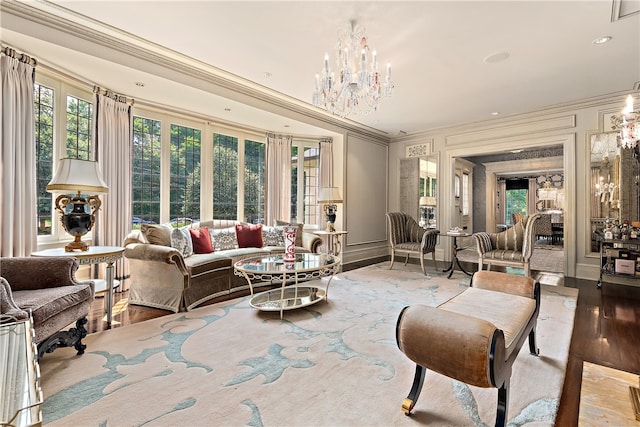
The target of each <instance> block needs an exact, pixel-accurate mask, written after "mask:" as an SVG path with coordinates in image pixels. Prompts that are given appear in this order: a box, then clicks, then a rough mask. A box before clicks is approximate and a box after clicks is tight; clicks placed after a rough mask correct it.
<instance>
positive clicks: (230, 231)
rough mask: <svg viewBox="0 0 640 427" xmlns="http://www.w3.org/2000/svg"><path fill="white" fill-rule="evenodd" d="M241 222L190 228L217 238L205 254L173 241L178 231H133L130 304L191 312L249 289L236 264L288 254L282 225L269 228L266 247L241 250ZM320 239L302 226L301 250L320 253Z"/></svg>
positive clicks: (165, 228)
mask: <svg viewBox="0 0 640 427" xmlns="http://www.w3.org/2000/svg"><path fill="white" fill-rule="evenodd" d="M238 224H242V223H240V222H238V221H231V220H209V221H202V222H200V223H198V224H194V225H192V226H190V227H195V228H204V227H206V228H208V229H209V232H210V233H211V236H212V240H215V242H214V244H213V246H214V251H213V252H211V253H200V254H190V253H189V251H188V249H186V250H185V248H183V247H181V246H180V244H177V243H176V241H175V239H173V240H174V241H173V242H172V234H173V236H174V237H175V236H176V235H178V236H180V235H179V234H178V231H176V230H178V229H174V230H172V229H171V228H169V227H168V226H160V225H143V226H142V229H141V230H134V231H132V232H131V233H130V234H129V236H127V238H126V239H125V242H124V247H125V252H124V256H125V257H126V258H127V260H128V261H129V269H130V275H131V282H130V291H129V303H130V304H136V305H144V306H148V307H155V308H160V309H164V310H170V311H173V312H178V311H183V310H191V309H192V308H194V307H196V306H198V305H200V304H202V303H204V302H206V301H208V300H210V299H213V298H221V297H227V298H232V297H233V296H232V295H233V294H234V293H237V292H240V291H246V290H248V289H249V285H248V283H247V281H246V280H245V279H244V278H242V277H239V276H237V275H235V274H234V269H233V264H234V263H235V262H237V261H239V260H241V259H245V258H251V257H254V256H260V255H263V254H277V253H284V243H283V241H282V239H281V234H282V229H281V228H280V227H266V226H265V227H263V230H262V236H263V242H264V246H262V247H245V248H239V247H238V243H237V238H236V236H235V226H236V225H238ZM183 231H184V230H183ZM278 233H279V234H280V237H279V236H278ZM172 243H173V246H172ZM321 243H322V240H321V239H320V237H318V236H316V235H315V234H313V233H309V232H304V231H302V226H301V225H300V226H299V228H298V233H296V251H297V252H311V253H316V252H317V251H318V248H319V246H320V244H321ZM262 286H271V284H270V283H264V284H262ZM254 287H255V285H254ZM258 287H260V284H258Z"/></svg>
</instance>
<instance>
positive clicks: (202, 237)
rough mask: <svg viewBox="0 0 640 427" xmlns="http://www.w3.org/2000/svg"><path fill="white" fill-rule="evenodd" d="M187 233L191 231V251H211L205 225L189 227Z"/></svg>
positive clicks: (205, 252)
mask: <svg viewBox="0 0 640 427" xmlns="http://www.w3.org/2000/svg"><path fill="white" fill-rule="evenodd" d="M189 233H191V241H192V242H193V253H196V254H210V253H211V252H213V245H212V244H211V236H210V235H209V229H208V228H207V227H202V228H190V229H189Z"/></svg>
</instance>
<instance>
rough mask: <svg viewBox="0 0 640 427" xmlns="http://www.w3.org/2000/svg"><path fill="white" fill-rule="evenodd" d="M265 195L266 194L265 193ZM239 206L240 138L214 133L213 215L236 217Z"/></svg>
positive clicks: (217, 216)
mask: <svg viewBox="0 0 640 427" xmlns="http://www.w3.org/2000/svg"><path fill="white" fill-rule="evenodd" d="M263 197H264V195H263ZM237 206H238V138H234V137H231V136H226V135H219V134H214V135H213V217H214V218H216V219H236V218H237V217H238V215H237Z"/></svg>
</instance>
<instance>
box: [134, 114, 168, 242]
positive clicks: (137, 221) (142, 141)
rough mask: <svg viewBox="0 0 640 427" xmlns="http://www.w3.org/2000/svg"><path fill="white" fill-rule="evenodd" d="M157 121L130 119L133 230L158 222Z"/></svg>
mask: <svg viewBox="0 0 640 427" xmlns="http://www.w3.org/2000/svg"><path fill="white" fill-rule="evenodd" d="M160 124H161V123H160V121H158V120H153V119H146V118H143V117H134V118H133V144H132V149H133V153H132V156H131V157H132V165H133V168H132V192H133V194H132V202H133V210H132V213H133V228H135V229H138V228H140V226H141V225H142V224H143V223H157V222H160V183H161V175H160V172H161V171H160V155H161V145H160V144H161V137H162V133H161V132H162V130H161V126H160Z"/></svg>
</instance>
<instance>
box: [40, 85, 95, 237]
mask: <svg viewBox="0 0 640 427" xmlns="http://www.w3.org/2000/svg"><path fill="white" fill-rule="evenodd" d="M83 97H84V98H86V99H91V93H90V92H86V91H82V90H79V89H77V88H75V87H72V86H69V85H67V84H64V83H62V82H60V81H57V80H55V79H51V78H48V77H44V76H39V77H38V81H37V82H36V83H34V86H33V109H34V119H35V120H34V124H35V126H34V134H35V141H34V143H35V155H36V158H35V163H36V185H37V197H38V213H37V215H38V217H37V227H38V236H40V237H41V238H43V239H46V240H51V239H57V238H58V236H59V237H60V238H64V239H68V238H69V235H68V234H66V233H64V232H63V230H62V229H61V228H60V226H59V224H60V222H59V221H57V216H58V215H57V213H56V212H55V206H54V201H55V197H56V196H57V194H51V193H48V192H47V184H48V183H49V181H51V178H52V177H53V173H54V171H55V168H56V166H57V162H58V160H59V159H61V158H64V157H71V158H78V159H84V160H93V158H94V157H93V147H92V145H93V143H92V124H91V123H92V121H93V105H92V103H91V102H90V101H87V100H86V99H83ZM65 100H66V105H65Z"/></svg>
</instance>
